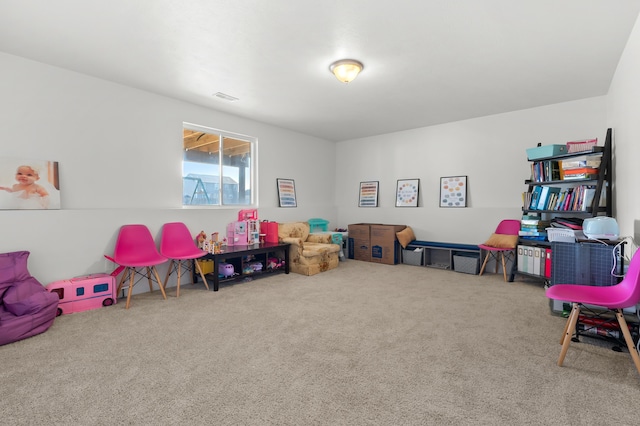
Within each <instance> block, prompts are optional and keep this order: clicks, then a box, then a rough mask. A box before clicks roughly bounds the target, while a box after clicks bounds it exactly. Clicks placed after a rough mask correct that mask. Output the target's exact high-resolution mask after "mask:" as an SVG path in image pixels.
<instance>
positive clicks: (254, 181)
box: [180, 122, 258, 209]
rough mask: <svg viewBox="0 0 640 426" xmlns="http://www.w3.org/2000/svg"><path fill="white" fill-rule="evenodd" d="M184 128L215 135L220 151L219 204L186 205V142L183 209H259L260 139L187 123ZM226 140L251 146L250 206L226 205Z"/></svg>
mask: <svg viewBox="0 0 640 426" xmlns="http://www.w3.org/2000/svg"><path fill="white" fill-rule="evenodd" d="M182 127H183V129H184V130H192V131H196V132H205V133H210V134H215V135H218V136H219V139H220V149H219V150H218V178H219V182H218V200H219V203H216V204H184V198H183V197H184V177H183V176H182V174H183V170H184V140H183V146H182V148H181V150H180V152H181V153H182V155H183V157H182V160H181V165H182V167H183V170H182V171H181V173H180V175H181V180H182V182H183V184H182V185H181V191H182V194H181V196H180V199H181V204H182V207H183V208H214V209H228V208H237V207H257V206H258V176H257V174H258V164H257V157H258V155H257V153H258V139H257V138H256V137H254V136H249V135H243V134H240V133H233V132H229V131H226V130H220V129H216V128H213V127H207V126H202V125H199V124H193V123H187V122H183V123H182ZM225 138H232V139H239V140H242V141H246V142H248V143H249V144H250V146H251V150H250V167H249V173H250V178H249V190H250V194H251V197H250V203H249V204H239V203H232V204H225V203H224V197H223V194H222V191H223V180H224V177H225V175H224V172H223V167H224V164H223V158H222V157H223V151H224V140H225Z"/></svg>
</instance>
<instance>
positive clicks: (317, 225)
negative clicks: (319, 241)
mask: <svg viewBox="0 0 640 426" xmlns="http://www.w3.org/2000/svg"><path fill="white" fill-rule="evenodd" d="M308 223H309V232H327V231H328V230H329V221H328V220H324V219H317V218H316V219H309V221H308Z"/></svg>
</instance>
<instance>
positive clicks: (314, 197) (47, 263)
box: [0, 53, 337, 283]
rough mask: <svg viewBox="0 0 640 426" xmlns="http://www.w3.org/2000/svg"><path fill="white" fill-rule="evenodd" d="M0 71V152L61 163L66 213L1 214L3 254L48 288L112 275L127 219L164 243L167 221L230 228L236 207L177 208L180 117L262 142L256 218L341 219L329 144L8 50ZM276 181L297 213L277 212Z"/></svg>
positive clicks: (208, 228)
mask: <svg viewBox="0 0 640 426" xmlns="http://www.w3.org/2000/svg"><path fill="white" fill-rule="evenodd" d="M0 69H1V70H2V79H0V144H1V147H2V149H1V151H0V155H1V156H2V157H5V158H7V157H8V158H33V159H43V160H54V161H58V162H59V165H60V187H61V202H62V209H61V210H47V211H34V210H0V252H9V251H17V250H28V251H30V252H31V256H30V260H29V269H30V271H31V273H32V274H33V275H34V276H35V277H36V278H38V279H39V280H40V281H41V282H43V283H48V282H50V281H54V280H58V279H63V278H71V277H73V276H77V275H82V274H86V273H90V272H101V271H105V270H109V271H110V270H111V269H109V268H111V266H112V265H109V264H105V263H106V262H105V260H104V258H103V254H112V253H113V247H114V244H115V238H116V235H117V232H118V229H119V227H120V226H121V225H123V224H126V223H144V224H146V225H147V226H149V228H150V229H151V231H152V233H154V235H157V236H159V232H160V229H161V226H162V224H163V223H165V222H169V221H183V222H185V223H186V224H187V225H188V226H189V227H190V229H191V230H192V232H194V234H195V233H197V232H199V231H200V230H205V231H206V232H208V233H210V232H215V231H218V232H221V233H223V232H224V228H225V226H226V224H227V223H228V222H230V221H232V220H235V217H236V215H237V211H238V210H239V209H240V208H239V207H238V208H230V209H225V210H220V209H217V210H216V209H193V208H187V209H184V208H182V207H181V194H182V180H181V160H182V152H181V146H182V123H183V122H185V121H186V122H190V123H197V124H200V125H204V126H209V127H214V128H219V129H223V130H227V131H231V132H237V133H242V134H248V135H251V136H255V137H257V138H258V167H259V177H260V180H259V183H258V185H259V197H260V198H259V216H260V219H269V220H276V221H289V220H307V219H309V218H312V217H322V218H325V219H327V220H330V221H331V225H332V226H333V225H334V224H335V222H336V209H335V205H334V204H333V203H334V193H335V149H336V148H335V144H334V143H333V142H328V141H325V140H321V139H317V138H313V137H309V136H305V135H302V134H298V133H294V132H291V131H288V130H284V129H280V128H276V127H273V126H268V125H265V124H261V123H257V122H255V121H251V120H246V119H242V118H238V117H234V116H231V115H226V114H222V113H218V112H215V111H212V110H210V109H207V108H203V107H199V106H195V105H191V104H187V103H184V102H180V101H176V100H174V99H170V98H166V97H162V96H158V95H154V94H151V93H147V92H143V91H140V90H137V89H132V88H129V87H125V86H121V85H118V84H114V83H110V82H107V81H103V80H99V79H96V78H92V77H88V76H85V75H82V74H77V73H73V72H69V71H66V70H63V69H59V68H55V67H51V66H48V65H44V64H41V63H37V62H33V61H29V60H26V59H22V58H19V57H15V56H11V55H6V54H1V53H0ZM279 177H280V178H291V179H294V180H295V184H296V190H297V196H298V207H297V208H279V207H278V200H277V190H276V178H279ZM335 226H337V224H336V225H335ZM161 275H162V272H161Z"/></svg>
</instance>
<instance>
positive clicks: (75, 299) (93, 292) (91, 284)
mask: <svg viewBox="0 0 640 426" xmlns="http://www.w3.org/2000/svg"><path fill="white" fill-rule="evenodd" d="M45 288H46V289H47V290H49V291H50V292H52V293H58V297H59V298H60V302H59V303H58V316H60V315H62V314H72V313H74V312H82V311H87V310H89V309H96V308H101V307H103V306H110V305H113V304H114V303H116V302H117V299H116V279H115V277H114V276H112V275H109V274H92V275H87V276H84V277H76V278H71V279H70V280H61V281H55V282H52V283H50V284H48V285H47V286H46V287H45Z"/></svg>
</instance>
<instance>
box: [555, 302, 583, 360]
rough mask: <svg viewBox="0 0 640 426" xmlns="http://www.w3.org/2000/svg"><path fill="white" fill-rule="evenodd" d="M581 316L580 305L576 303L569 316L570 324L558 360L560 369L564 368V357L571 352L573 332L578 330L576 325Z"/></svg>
mask: <svg viewBox="0 0 640 426" xmlns="http://www.w3.org/2000/svg"><path fill="white" fill-rule="evenodd" d="M579 316H580V305H579V304H578V303H574V304H573V308H571V315H569V321H568V324H567V326H566V327H565V332H564V339H563V340H562V350H561V351H560V357H559V358H558V366H559V367H562V363H563V362H564V357H565V356H566V355H567V351H568V350H569V344H570V343H571V336H572V335H573V330H575V328H576V323H577V322H578V317H579Z"/></svg>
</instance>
